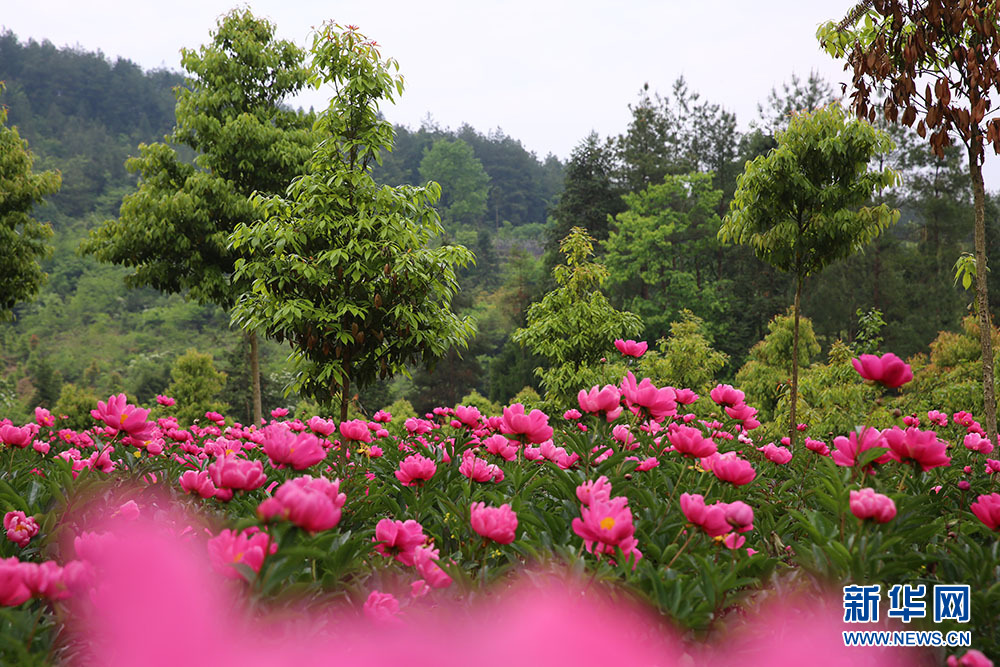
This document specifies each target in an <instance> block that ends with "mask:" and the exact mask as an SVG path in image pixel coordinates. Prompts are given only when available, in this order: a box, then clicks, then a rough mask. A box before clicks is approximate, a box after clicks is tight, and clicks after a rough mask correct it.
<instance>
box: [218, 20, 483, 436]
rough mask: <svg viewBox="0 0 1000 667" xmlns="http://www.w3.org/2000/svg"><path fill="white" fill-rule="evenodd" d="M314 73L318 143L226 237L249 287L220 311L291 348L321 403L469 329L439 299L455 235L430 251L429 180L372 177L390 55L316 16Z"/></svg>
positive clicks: (430, 355) (385, 131) (454, 261)
mask: <svg viewBox="0 0 1000 667" xmlns="http://www.w3.org/2000/svg"><path fill="white" fill-rule="evenodd" d="M312 55H313V61H312V62H313V67H314V68H315V69H314V73H313V76H312V80H313V82H314V83H315V84H316V85H317V86H318V85H320V84H324V83H328V84H333V86H334V88H335V90H336V91H337V92H336V95H335V96H334V97H333V99H332V100H331V101H330V106H329V108H327V110H326V111H325V112H324V113H323V114H322V115H321V116H320V118H319V120H318V121H317V131H318V132H319V133H320V136H321V137H322V138H321V141H320V142H319V143H318V144H317V145H316V148H315V150H314V152H313V156H312V159H311V160H310V162H309V166H308V170H307V172H306V173H305V174H304V175H302V176H301V177H299V178H296V179H295V180H294V181H292V184H291V185H290V186H289V188H288V191H287V194H286V195H285V196H279V195H274V196H271V197H263V196H257V197H255V198H254V204H255V206H256V207H257V210H258V212H259V213H260V216H261V219H260V220H259V221H258V222H256V223H253V224H240V225H239V226H237V228H236V229H235V230H234V232H233V234H232V235H231V237H230V243H231V247H232V248H233V249H234V250H235V251H237V252H240V253H244V252H245V253H246V255H247V258H246V260H244V259H240V260H238V261H237V265H236V275H237V278H239V279H241V280H245V281H246V282H245V284H247V285H249V287H250V289H249V291H248V292H246V293H245V294H243V295H242V296H241V297H240V299H239V301H238V302H237V304H236V306H235V308H234V309H233V321H234V322H236V323H238V324H239V325H240V326H242V327H244V328H246V329H250V330H261V331H266V332H267V334H268V335H269V336H271V337H274V338H277V339H278V340H279V341H282V340H287V341H288V342H289V343H290V344H291V345H292V356H293V359H295V360H296V361H297V362H298V375H297V386H298V387H299V388H300V389H302V390H304V391H305V392H307V393H309V394H311V395H313V396H314V397H316V398H317V399H318V400H321V401H322V402H324V403H327V402H330V401H331V400H332V399H333V397H334V396H335V395H337V394H339V395H340V417H341V419H346V418H347V408H348V404H349V401H350V396H351V393H350V388H351V383H352V382H353V383H355V384H356V385H357V386H358V387H359V388H365V387H366V386H367V385H369V384H371V383H372V382H374V381H375V380H376V379H377V378H380V377H381V378H385V377H388V376H390V375H392V374H394V373H396V372H399V371H404V372H405V368H406V364H407V363H417V362H419V361H422V362H424V363H425V364H432V363H433V362H434V361H435V360H437V359H439V358H441V357H442V356H443V355H444V354H445V353H446V352H447V351H448V350H449V349H450V348H452V347H456V346H465V345H467V343H468V340H469V339H470V338H471V337H472V335H473V334H474V332H475V327H474V326H473V323H472V322H471V321H470V320H469V319H468V318H460V317H458V316H457V315H455V314H454V313H453V312H452V311H451V308H450V305H451V299H452V297H453V296H454V295H455V292H456V291H457V290H458V283H457V281H456V278H455V266H463V265H465V264H468V263H469V262H471V261H472V259H473V257H472V253H470V252H469V251H468V250H467V249H465V248H464V247H462V246H450V245H443V246H440V247H437V248H430V247H429V246H428V242H429V241H430V239H431V238H432V237H434V236H436V235H438V234H440V233H441V232H442V228H441V223H440V217H439V216H438V214H437V212H436V211H435V210H434V208H433V204H434V202H435V201H436V200H437V198H438V196H439V195H440V187H439V186H438V185H437V184H436V183H429V184H428V185H427V186H425V187H414V186H406V185H401V186H398V187H395V188H391V187H388V186H381V187H380V186H379V185H378V184H377V183H376V182H375V181H374V179H373V178H372V174H371V166H372V164H373V163H375V162H377V161H378V160H379V157H380V156H381V154H382V153H383V152H384V151H387V150H390V149H391V148H392V135H393V133H392V126H391V125H390V124H389V123H388V122H386V121H385V120H384V119H383V118H382V117H381V116H380V114H379V106H380V105H381V104H383V103H390V104H391V103H392V101H393V99H394V98H395V96H396V95H397V94H401V93H402V90H403V80H402V77H400V76H399V75H398V74H396V71H398V67H399V66H398V64H397V63H396V61H394V60H392V59H387V60H383V59H382V57H381V55H380V54H379V51H378V48H377V45H376V44H375V42H373V41H370V40H368V39H366V38H365V36H364V35H362V34H361V33H359V32H358V31H357V29H356V28H354V27H353V26H348V27H347V28H346V29H341V28H340V26H338V25H337V24H335V23H327V24H325V25H324V26H323V27H322V28H321V29H320V30H318V31H317V32H316V33H315V35H314V37H313V44H312Z"/></svg>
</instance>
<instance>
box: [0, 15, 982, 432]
mask: <svg viewBox="0 0 1000 667" xmlns="http://www.w3.org/2000/svg"><path fill="white" fill-rule="evenodd" d="M0 80H3V81H5V82H6V86H7V87H6V91H5V92H4V94H3V96H2V100H0V101H2V103H3V104H4V105H6V107H7V109H8V124H9V125H12V126H16V127H17V128H18V130H19V132H20V135H21V137H22V138H24V139H26V140H27V142H28V144H29V147H30V149H31V151H32V152H33V153H34V155H35V168H36V170H49V169H58V170H59V171H60V172H61V173H62V189H61V190H60V191H59V192H58V193H57V194H54V195H52V196H50V197H48V198H47V199H46V203H45V204H44V205H42V206H39V207H36V209H35V211H34V213H33V215H34V216H35V217H36V218H38V219H39V220H43V221H47V222H49V223H51V225H52V229H53V231H54V232H55V235H54V238H53V241H52V243H53V246H54V252H53V254H52V255H51V257H50V258H49V259H47V260H46V261H45V263H44V264H43V268H44V270H45V271H46V272H47V273H48V276H49V277H48V282H47V284H46V286H45V287H44V288H43V290H42V292H41V293H40V294H39V296H38V298H37V299H36V300H35V301H33V302H30V303H23V304H21V305H20V306H18V307H17V308H16V309H15V320H14V321H13V322H11V323H7V324H3V325H0V365H2V368H3V373H2V374H0V406H2V407H3V409H4V413H5V414H7V415H10V416H12V417H15V416H17V415H20V414H27V409H28V406H32V407H33V406H34V405H42V406H48V407H55V406H59V407H61V408H65V409H67V410H68V409H70V408H71V406H73V405H75V404H81V403H82V402H85V401H86V400H90V399H91V398H94V399H95V400H96V397H99V396H107V395H108V394H109V393H110V392H116V391H126V392H127V393H128V394H129V395H130V396H132V397H134V398H135V400H138V401H147V402H148V401H150V400H152V399H153V397H154V396H155V395H156V394H157V393H162V392H163V391H165V390H166V389H167V388H168V386H170V385H171V382H172V381H174V382H175V383H176V378H177V377H178V374H181V375H182V376H183V373H184V372H187V371H183V370H182V369H180V368H179V367H178V360H180V359H182V358H185V359H190V358H191V356H190V355H191V353H192V352H191V351H192V350H195V351H197V353H198V354H201V355H207V357H204V358H207V363H205V362H204V358H203V357H199V359H202V361H201V362H199V363H202V366H200V367H204V368H205V369H207V370H205V372H206V373H209V372H211V373H215V375H212V376H211V377H212V378H213V383H214V384H213V383H209V384H210V385H211V386H218V388H217V389H216V390H214V391H213V392H211V393H212V395H210V396H207V397H205V398H204V400H205V401H206V404H209V403H211V404H212V405H227V406H228V407H229V408H230V409H231V411H232V413H233V414H235V415H237V416H239V417H241V418H244V419H247V418H248V417H247V415H248V414H249V410H250V407H249V401H250V397H249V380H248V377H249V375H248V369H247V358H246V352H245V350H244V349H243V345H242V342H241V336H240V333H239V332H237V331H234V330H231V329H230V327H229V315H228V313H226V312H224V311H222V310H221V309H219V308H218V307H215V306H210V305H199V304H197V303H194V302H192V301H189V300H186V299H185V298H184V296H183V295H177V294H174V295H166V294H162V293H159V292H157V291H155V290H152V289H149V288H141V289H127V288H126V287H125V285H124V282H123V277H124V275H125V274H126V271H125V269H123V268H121V267H118V266H110V265H104V264H99V263H97V262H96V261H95V260H94V259H93V258H91V257H86V256H81V255H80V254H78V252H77V248H78V246H79V245H80V242H81V241H82V240H83V239H84V238H86V237H87V236H88V235H89V233H90V232H91V230H93V229H95V228H97V227H98V226H100V225H101V224H102V223H103V222H104V221H105V220H108V219H111V218H115V217H117V216H118V212H119V207H120V205H121V201H122V198H123V197H124V196H125V195H127V194H128V193H130V192H132V191H134V189H135V186H136V180H135V178H136V177H135V176H134V175H133V174H129V173H128V172H127V171H126V169H125V166H124V165H125V161H126V159H127V158H129V157H130V156H136V155H137V154H138V146H139V144H140V143H151V142H157V141H163V140H164V137H165V136H167V135H169V134H170V133H171V132H172V131H173V129H174V123H175V116H174V107H175V104H176V99H175V94H174V89H175V88H176V87H178V86H183V85H184V79H183V76H181V75H180V74H177V73H174V72H169V71H163V70H154V71H143V70H142V69H141V68H139V67H138V66H136V65H135V64H133V63H132V62H130V61H128V60H123V59H118V60H116V61H114V62H112V61H110V60H108V59H107V58H106V57H105V56H104V55H103V54H101V53H89V52H84V51H81V50H79V49H70V48H61V49H60V48H56V47H55V46H53V45H52V44H51V43H49V42H41V43H39V42H35V41H28V42H22V41H21V40H19V39H18V37H17V36H16V35H15V34H13V33H11V32H6V33H4V34H2V35H0ZM639 83H640V82H637V85H638V84H639ZM832 90H833V89H832V87H831V86H830V85H829V84H828V83H827V82H824V81H822V80H821V79H819V78H817V77H815V76H810V77H808V78H807V79H805V80H800V79H796V78H793V79H792V80H791V81H790V82H788V83H786V84H785V85H784V87H783V88H782V89H781V90H777V89H775V90H772V91H770V95H768V91H761V97H762V98H764V99H765V102H764V103H762V105H761V107H760V113H759V117H758V118H755V119H750V122H749V129H748V130H746V131H744V132H741V131H740V130H739V127H740V125H739V124H738V123H737V119H736V118H735V116H734V115H733V114H732V113H731V112H729V111H727V110H726V101H725V100H704V99H702V98H701V97H700V95H699V94H698V93H697V92H696V91H693V90H691V89H690V88H689V86H688V84H687V83H686V82H685V81H684V80H683V79H682V78H679V79H678V80H677V82H676V83H675V85H673V86H672V87H671V89H670V90H668V91H655V90H650V89H649V87H648V86H642V87H641V88H640V90H639V94H638V97H637V99H636V100H633V101H631V102H630V101H629V100H622V101H621V102H622V105H623V106H628V108H629V110H630V112H631V121H630V123H629V124H628V126H627V127H625V128H622V132H621V134H620V135H618V136H608V137H601V136H599V135H597V134H596V133H595V134H591V135H589V136H586V137H581V139H580V142H579V143H578V145H577V147H576V148H575V149H574V151H573V152H572V154H571V155H570V156H568V158H567V160H566V161H565V162H562V161H561V160H560V159H559V158H557V157H556V156H554V155H548V156H545V157H544V158H540V157H539V156H538V155H536V154H535V153H533V152H531V151H530V150H529V148H528V147H525V146H524V145H522V143H521V142H520V141H518V140H517V139H516V138H514V137H511V136H509V135H507V134H506V133H504V132H503V131H502V130H501V129H499V128H496V129H493V130H489V131H486V132H483V131H481V130H479V129H476V128H473V127H471V126H469V125H463V126H461V127H459V128H455V129H452V128H442V127H440V126H439V125H437V124H436V123H435V122H434V121H433V119H432V118H431V117H430V116H428V118H427V120H426V121H425V122H424V123H423V124H422V125H421V126H420V127H418V128H411V127H404V126H396V127H395V128H394V130H395V146H394V149H393V150H392V151H391V152H386V153H383V154H382V156H381V157H382V160H381V163H380V164H378V165H376V166H375V167H374V170H373V176H374V178H375V179H376V181H378V182H380V183H384V184H387V185H392V186H395V185H400V184H422V183H425V182H426V181H428V180H434V181H436V182H438V183H439V184H440V185H441V187H442V191H443V197H442V200H441V201H440V202H439V204H438V206H439V211H440V213H441V216H442V221H443V224H444V230H445V236H444V238H443V239H441V240H440V242H443V243H459V244H462V245H464V246H466V247H467V248H469V249H470V250H472V251H473V253H474V254H475V256H476V263H475V265H474V266H469V267H466V268H465V269H462V270H461V271H460V272H459V281H460V287H461V290H460V292H459V293H458V294H457V295H456V297H455V300H454V302H453V306H454V307H455V308H456V309H457V310H458V311H459V312H460V313H461V314H463V315H471V316H473V317H474V318H475V319H476V321H477V322H478V334H477V335H476V337H475V338H474V339H473V340H472V341H471V342H470V345H469V349H467V350H464V351H462V353H461V354H459V353H458V352H451V353H449V354H448V355H447V356H446V357H445V358H444V359H442V360H441V361H440V362H439V363H438V364H437V365H436V366H435V368H433V369H432V370H428V369H426V368H420V367H413V368H410V369H409V370H410V377H407V376H405V375H397V376H395V377H394V378H391V379H387V380H385V381H382V382H378V383H376V384H375V385H373V386H372V387H370V388H369V389H367V390H366V391H365V392H363V393H362V395H360V396H359V397H358V401H357V403H356V407H360V408H361V409H363V410H365V411H366V412H369V413H370V412H372V411H374V410H376V409H379V408H382V407H385V406H387V405H389V404H390V403H392V402H393V401H399V400H402V399H406V400H408V401H410V402H411V403H412V405H413V407H414V408H416V410H418V411H423V410H425V409H427V408H428V407H430V405H431V403H430V401H434V402H436V404H454V403H457V402H460V401H462V400H467V399H469V398H470V393H471V392H473V391H475V392H478V393H479V394H481V395H482V397H485V398H483V400H486V399H487V398H488V399H490V400H492V401H495V402H506V401H509V400H510V399H511V398H512V397H513V396H514V395H515V394H517V393H518V392H520V391H521V390H522V389H524V388H525V387H528V386H530V387H533V388H534V389H536V390H542V387H541V385H540V383H539V376H538V375H537V374H536V373H535V372H534V371H535V369H536V368H538V367H544V366H545V364H546V363H547V362H546V360H545V358H544V357H539V356H535V355H533V354H532V353H531V351H529V350H527V349H524V348H522V347H521V346H519V345H518V344H517V343H515V342H514V341H513V340H512V339H511V336H512V334H513V333H514V332H515V331H516V330H517V329H518V328H519V327H523V326H525V323H526V319H525V318H526V314H527V310H528V308H529V307H530V305H531V304H532V303H535V302H539V301H540V300H541V299H542V297H543V296H544V294H545V293H546V292H549V291H551V290H553V289H554V288H555V287H556V282H555V280H554V278H553V269H554V268H555V267H556V265H557V264H559V263H560V262H561V261H563V257H562V256H561V255H560V254H559V252H558V243H559V240H560V239H562V238H563V237H565V236H566V234H567V233H568V232H569V230H570V229H571V228H572V227H576V226H580V227H583V228H585V229H586V230H587V231H588V232H589V234H590V235H591V236H593V238H594V239H595V246H594V250H595V253H596V255H595V261H596V262H600V263H602V264H603V265H604V266H606V267H607V270H608V272H609V278H608V280H607V281H606V283H605V284H604V290H605V291H606V293H607V296H608V298H609V300H610V303H611V304H612V305H613V306H614V307H615V308H618V309H623V310H628V311H630V312H633V313H635V314H637V315H639V316H640V317H641V318H642V320H643V326H644V328H643V331H642V333H641V334H640V337H641V338H644V339H646V340H648V341H649V342H650V343H651V344H653V343H655V342H656V341H657V340H659V339H663V338H666V337H667V336H669V335H670V331H671V324H672V323H674V322H679V321H681V320H682V319H684V318H688V317H695V318H698V319H700V321H701V322H702V323H703V325H702V326H703V329H704V332H705V335H706V336H707V339H708V340H709V341H710V343H711V344H712V345H713V346H714V348H715V349H717V350H719V351H721V352H722V353H724V354H725V355H728V362H727V363H726V365H725V366H724V367H722V369H721V370H720V371H719V373H718V379H720V380H721V379H726V378H732V377H734V376H735V375H736V373H737V372H738V371H739V370H740V369H741V368H742V367H743V365H744V363H745V362H746V361H747V360H748V358H749V357H748V353H749V352H750V350H751V348H752V347H753V346H754V345H755V344H756V343H758V342H759V341H761V339H763V338H764V337H765V335H767V334H768V331H769V328H768V324H769V322H771V321H772V319H773V318H774V317H775V316H776V315H779V314H781V313H783V312H784V311H785V310H786V308H787V307H788V306H789V305H790V304H791V297H792V292H793V285H792V282H791V281H790V280H789V279H787V276H784V275H783V274H779V273H777V272H775V271H774V270H773V269H771V268H770V267H768V266H766V265H764V264H762V263H761V262H760V261H759V260H757V259H756V258H755V257H754V256H753V253H752V252H750V251H749V250H748V249H747V248H743V247H738V246H727V245H723V244H721V243H720V242H719V241H718V239H717V238H716V234H715V232H716V230H717V229H718V226H719V224H720V220H721V218H722V217H723V216H724V215H725V213H726V211H727V210H728V207H729V203H730V201H731V199H732V196H733V193H734V192H735V191H736V182H737V176H738V175H739V174H740V173H741V172H742V171H743V165H744V164H745V163H746V162H747V161H748V160H751V159H753V158H755V157H757V156H759V155H763V154H765V153H767V152H768V151H769V150H770V149H771V148H773V147H774V146H775V139H774V137H775V133H776V132H778V131H780V130H781V129H782V128H783V127H784V126H785V125H787V119H788V117H789V114H790V113H793V112H795V111H796V110H799V109H811V108H817V107H819V106H822V105H823V104H826V103H829V102H830V101H831V100H832V99H833V92H832ZM890 131H891V132H892V135H893V138H894V140H895V142H896V146H897V147H896V149H895V150H893V151H892V152H891V153H889V154H887V155H884V156H881V157H880V160H882V161H884V162H885V164H887V165H890V166H892V167H893V168H895V169H897V170H898V171H899V172H900V175H901V182H902V185H901V186H900V187H898V188H895V189H894V190H892V191H890V192H888V193H887V196H888V201H889V203H890V205H891V206H893V207H895V208H898V209H899V210H900V211H901V218H900V221H899V222H898V223H897V224H896V225H894V226H893V227H891V228H890V229H889V230H888V232H887V233H886V234H884V235H883V236H881V237H880V238H879V239H878V240H877V241H876V242H875V243H873V244H872V246H871V247H869V248H868V249H867V251H866V252H864V253H861V254H856V255H853V256H851V257H849V258H848V259H846V260H843V261H840V262H837V263H835V264H833V265H831V266H830V267H829V268H828V269H827V270H826V271H824V272H823V273H822V274H819V275H816V276H811V277H809V278H808V279H807V282H806V289H805V290H804V291H803V294H804V297H803V303H802V311H803V313H804V315H806V316H807V317H809V318H810V319H811V320H812V323H813V327H814V330H815V335H816V339H817V341H818V342H819V343H820V344H821V345H822V346H823V347H824V349H826V348H829V347H830V346H831V345H832V344H833V343H834V341H836V340H837V339H843V340H844V341H846V342H851V341H853V340H854V338H855V337H856V335H857V334H858V331H859V329H858V326H859V324H858V314H859V312H867V311H869V310H870V309H872V308H875V309H878V310H879V311H881V313H882V316H883V318H884V320H885V322H886V323H887V326H886V327H885V329H884V330H883V331H882V335H883V337H884V343H883V346H884V347H885V349H892V350H894V351H896V352H897V353H898V354H900V356H907V355H912V354H917V353H922V352H926V350H927V346H928V344H929V343H930V342H931V341H933V340H934V339H935V337H936V336H938V333H939V332H940V331H942V330H952V331H956V330H959V329H960V323H961V318H962V316H963V315H965V314H966V313H967V311H968V309H969V305H970V303H971V300H970V297H969V296H968V295H967V294H965V292H964V291H963V289H962V287H961V285H956V284H955V281H954V269H953V267H954V264H955V262H956V260H957V259H958V258H959V256H960V255H961V254H962V253H963V252H966V251H968V250H970V249H971V246H972V227H971V224H970V222H969V221H970V220H971V215H972V213H971V192H970V189H969V186H968V184H967V179H963V177H962V175H963V162H962V158H961V156H960V155H959V154H957V153H954V152H950V151H946V152H945V156H944V158H943V159H940V158H936V157H934V156H933V155H931V154H930V153H929V151H928V149H927V147H926V145H925V144H923V143H922V142H921V141H920V140H919V139H917V138H916V137H915V135H913V134H912V133H910V132H909V131H908V130H906V129H899V128H890ZM179 155H180V156H181V158H182V159H184V160H189V161H190V160H193V159H194V157H195V156H194V154H193V153H192V152H191V150H190V149H187V148H185V147H181V150H180V151H179ZM987 199H988V201H987V223H988V225H989V234H988V238H989V241H990V249H991V251H992V252H1000V241H998V234H997V231H998V230H997V224H998V215H997V213H998V198H997V194H996V193H990V194H989V196H988V198H987ZM990 279H991V280H995V276H993V275H991V276H990ZM991 294H992V295H993V296H992V299H993V303H992V305H993V307H994V308H996V307H997V306H998V305H1000V301H997V299H1000V290H997V289H993V290H992V291H991ZM685 321H688V320H685ZM261 353H262V371H263V390H264V404H265V410H268V409H271V408H273V407H277V406H279V405H289V406H295V405H299V404H302V403H304V401H305V399H304V398H302V397H300V396H297V395H294V394H293V395H290V396H284V395H283V393H282V391H283V388H284V387H285V386H286V385H287V384H288V383H289V381H290V372H289V368H288V365H287V363H286V355H287V349H286V348H284V347H282V346H281V345H279V344H277V343H274V342H267V343H265V344H263V345H262V349H261ZM185 355H187V356H185ZM821 358H822V357H821ZM190 366H191V365H190V364H188V365H187V366H184V368H188V367H190ZM219 378H222V379H221V380H219ZM475 400H478V399H475Z"/></svg>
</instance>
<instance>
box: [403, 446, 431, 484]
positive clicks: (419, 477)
mask: <svg viewBox="0 0 1000 667" xmlns="http://www.w3.org/2000/svg"><path fill="white" fill-rule="evenodd" d="M435 472H437V464H435V463H434V461H433V460H432V459H429V458H427V457H426V456H424V455H423V454H410V455H409V456H407V457H406V458H405V459H403V460H402V461H400V462H399V470H397V471H396V479H398V480H399V481H400V482H401V483H402V484H403V486H412V485H413V483H414V482H419V484H423V483H424V482H426V481H427V480H429V479H430V478H431V477H433V476H434V473H435Z"/></svg>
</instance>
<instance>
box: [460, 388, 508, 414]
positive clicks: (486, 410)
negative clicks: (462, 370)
mask: <svg viewBox="0 0 1000 667" xmlns="http://www.w3.org/2000/svg"><path fill="white" fill-rule="evenodd" d="M458 405H464V406H466V407H470V408H478V409H479V412H481V413H482V414H483V415H485V416H487V417H490V416H493V415H499V414H501V412H502V410H503V407H502V406H501V405H500V404H499V403H494V402H493V401H491V400H490V399H488V398H486V397H485V396H483V395H482V394H480V393H479V392H478V391H476V390H475V389H473V390H472V391H470V392H469V393H468V394H466V395H465V396H463V397H462V400H460V401H459V402H458Z"/></svg>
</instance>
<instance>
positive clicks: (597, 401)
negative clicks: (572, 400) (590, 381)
mask: <svg viewBox="0 0 1000 667" xmlns="http://www.w3.org/2000/svg"><path fill="white" fill-rule="evenodd" d="M576 399H577V401H578V402H579V403H580V409H581V410H583V411H584V412H586V413H589V414H601V413H603V414H604V415H605V417H606V418H607V420H608V421H609V422H610V421H614V420H616V419H618V415H620V414H621V413H622V405H621V402H622V398H621V392H619V391H618V387H616V386H614V385H611V384H606V385H604V386H603V387H598V386H596V385H595V386H593V387H591V388H590V391H584V390H583V389H581V390H580V393H578V394H577V395H576Z"/></svg>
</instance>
